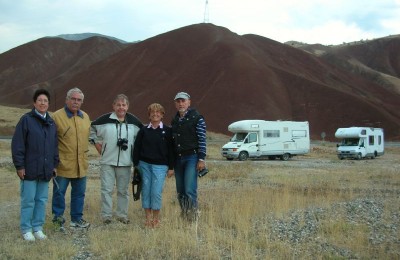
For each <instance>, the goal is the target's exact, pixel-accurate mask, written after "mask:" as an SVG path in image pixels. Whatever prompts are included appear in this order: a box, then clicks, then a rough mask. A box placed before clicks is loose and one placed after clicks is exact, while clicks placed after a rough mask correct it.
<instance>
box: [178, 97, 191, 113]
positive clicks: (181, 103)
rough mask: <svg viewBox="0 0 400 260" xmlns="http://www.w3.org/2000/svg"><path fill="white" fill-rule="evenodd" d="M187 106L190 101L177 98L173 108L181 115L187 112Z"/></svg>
mask: <svg viewBox="0 0 400 260" xmlns="http://www.w3.org/2000/svg"><path fill="white" fill-rule="evenodd" d="M189 106H190V99H183V98H178V99H177V100H175V107H176V109H177V110H178V111H179V114H180V115H183V114H184V113H185V112H186V111H187V110H188V108H189Z"/></svg>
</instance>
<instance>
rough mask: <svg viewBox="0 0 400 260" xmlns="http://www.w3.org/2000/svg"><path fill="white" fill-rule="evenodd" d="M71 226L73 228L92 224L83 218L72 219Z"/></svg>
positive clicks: (86, 226)
mask: <svg viewBox="0 0 400 260" xmlns="http://www.w3.org/2000/svg"><path fill="white" fill-rule="evenodd" d="M69 226H70V227H72V228H88V227H89V226H90V223H89V222H87V221H86V220H84V219H83V218H81V219H80V220H79V221H71V223H69Z"/></svg>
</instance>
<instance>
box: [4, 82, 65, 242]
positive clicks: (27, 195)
mask: <svg viewBox="0 0 400 260" xmlns="http://www.w3.org/2000/svg"><path fill="white" fill-rule="evenodd" d="M49 102H50V94H49V92H48V91H47V90H45V89H38V90H36V91H35V93H34V95H33V106H34V108H33V109H32V111H30V112H28V113H26V114H25V115H23V116H22V117H21V119H20V120H19V122H18V124H17V126H16V128H15V132H14V136H13V138H12V143H11V150H12V158H13V163H14V166H15V168H16V170H17V175H18V177H19V178H20V180H21V181H20V197H21V219H20V228H21V232H22V236H23V238H24V240H27V241H35V239H39V240H43V239H46V238H47V236H46V235H45V234H44V233H43V224H44V221H45V218H46V204H47V199H48V187H49V181H50V180H51V178H52V177H53V176H54V175H56V167H57V165H58V162H59V158H58V144H57V130H56V125H55V123H54V121H53V119H52V118H51V117H50V115H49V113H48V112H47V110H48V108H49Z"/></svg>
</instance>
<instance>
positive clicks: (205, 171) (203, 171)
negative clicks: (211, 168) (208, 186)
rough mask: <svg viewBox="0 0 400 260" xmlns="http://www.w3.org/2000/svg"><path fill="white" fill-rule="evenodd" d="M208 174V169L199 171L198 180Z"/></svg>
mask: <svg viewBox="0 0 400 260" xmlns="http://www.w3.org/2000/svg"><path fill="white" fill-rule="evenodd" d="M207 173H208V169H207V168H204V169H203V170H201V171H199V172H198V173H197V176H199V178H201V177H203V176H204V175H206V174H207Z"/></svg>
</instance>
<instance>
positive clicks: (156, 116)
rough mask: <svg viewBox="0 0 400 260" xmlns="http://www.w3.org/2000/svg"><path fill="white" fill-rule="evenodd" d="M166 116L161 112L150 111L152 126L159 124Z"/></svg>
mask: <svg viewBox="0 0 400 260" xmlns="http://www.w3.org/2000/svg"><path fill="white" fill-rule="evenodd" d="M163 117H164V115H163V113H162V112H161V111H160V110H151V111H150V115H149V118H150V122H151V124H152V125H154V124H159V123H160V122H161V120H162V119H163Z"/></svg>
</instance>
